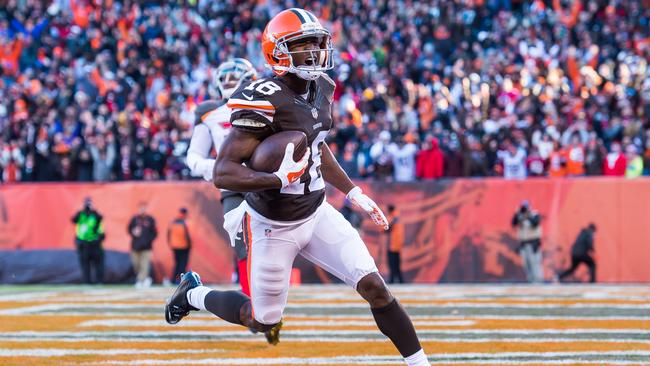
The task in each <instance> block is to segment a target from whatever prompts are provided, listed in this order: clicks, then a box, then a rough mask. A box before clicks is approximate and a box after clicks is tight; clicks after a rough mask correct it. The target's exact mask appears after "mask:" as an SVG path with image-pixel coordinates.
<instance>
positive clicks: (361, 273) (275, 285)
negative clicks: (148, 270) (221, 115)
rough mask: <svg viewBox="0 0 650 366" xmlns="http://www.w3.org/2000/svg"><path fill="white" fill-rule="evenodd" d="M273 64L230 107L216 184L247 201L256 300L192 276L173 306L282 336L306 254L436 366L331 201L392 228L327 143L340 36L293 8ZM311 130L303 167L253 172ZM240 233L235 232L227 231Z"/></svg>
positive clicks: (403, 348)
mask: <svg viewBox="0 0 650 366" xmlns="http://www.w3.org/2000/svg"><path fill="white" fill-rule="evenodd" d="M262 48H263V53H264V57H265V59H266V62H267V63H268V64H269V66H270V67H271V69H272V70H273V72H274V74H275V76H274V77H272V78H268V79H260V80H256V81H253V82H250V83H248V84H246V85H242V87H240V88H239V89H238V90H237V91H236V92H235V93H234V94H233V95H232V97H231V98H230V99H229V101H228V106H229V107H230V108H232V114H231V119H230V120H231V123H232V126H233V130H232V131H231V133H230V134H229V135H228V137H227V139H226V141H224V144H223V146H222V148H221V151H220V154H219V155H218V156H217V162H216V165H215V175H214V179H213V180H214V183H215V185H216V186H217V187H219V188H224V189H230V190H235V191H240V192H249V193H247V194H246V200H245V201H244V202H243V203H242V205H240V206H239V207H238V208H237V209H236V210H233V211H231V212H230V213H229V217H227V218H226V223H225V224H224V225H225V226H227V227H231V228H232V227H233V226H236V225H235V224H234V223H235V222H239V223H240V225H241V227H242V228H243V233H244V241H245V242H246V243H247V245H248V247H249V255H248V270H249V279H250V283H251V297H250V298H249V297H247V296H245V295H244V294H242V293H241V292H237V291H216V290H212V289H210V288H208V287H205V286H203V285H202V284H201V282H200V279H199V276H198V275H197V274H196V273H193V272H189V273H186V274H185V275H184V276H183V278H182V282H181V284H180V285H179V286H178V288H177V289H176V292H175V293H174V295H173V296H172V298H171V300H170V302H169V304H168V306H167V308H168V313H169V314H170V315H171V316H172V317H173V319H174V320H176V321H178V320H180V319H181V318H182V317H184V316H185V315H187V314H189V312H190V310H195V309H208V310H210V311H211V312H212V313H214V314H215V315H217V316H219V317H220V318H222V319H224V320H226V321H229V322H231V323H235V324H241V325H244V326H248V327H253V328H255V329H259V330H268V329H271V330H272V329H277V328H279V327H280V326H281V324H282V322H281V320H282V313H283V310H284V307H285V305H286V302H287V295H288V288H289V276H290V272H291V266H292V263H293V261H294V259H295V257H296V256H297V255H298V254H300V255H302V256H303V257H305V258H306V259H308V260H309V261H311V262H313V263H314V264H317V265H319V266H320V267H322V268H324V269H325V270H327V271H329V272H330V273H332V274H334V275H335V276H337V277H338V278H340V279H341V280H342V281H344V282H345V283H347V284H348V285H350V286H352V287H353V288H355V289H356V290H357V291H358V292H359V294H360V295H361V296H362V297H363V298H364V299H365V300H366V301H368V303H369V304H370V307H371V311H372V314H373V316H374V319H375V321H376V323H377V326H378V327H379V329H380V331H381V332H382V333H383V334H384V335H386V336H387V337H388V338H389V339H390V340H391V341H392V342H393V344H394V345H395V346H396V347H397V349H398V351H399V352H400V353H401V354H402V356H403V357H404V359H405V361H406V364H408V365H418V366H421V365H429V362H428V360H427V357H426V355H425V354H424V351H423V350H422V347H421V346H420V343H419V340H418V337H417V335H416V332H415V329H414V327H413V324H412V322H411V320H410V318H409V316H408V315H407V313H406V311H405V310H404V308H403V307H402V306H401V305H400V303H399V302H398V301H397V299H395V297H393V295H392V294H391V293H390V291H389V290H388V288H387V287H386V284H385V283H384V281H383V279H382V278H381V276H380V275H379V273H378V271H377V267H376V265H375V263H374V260H373V258H372V257H371V256H370V253H369V252H368V250H367V248H366V246H365V244H364V243H363V241H362V239H361V237H360V236H359V234H358V233H357V231H356V230H355V229H354V228H353V227H352V226H351V225H350V223H349V222H348V221H346V220H345V218H343V216H342V215H341V213H340V212H338V211H337V210H336V209H335V208H333V207H332V206H331V205H330V204H329V203H328V202H327V201H326V200H325V182H328V183H330V184H331V185H332V186H334V187H335V188H337V189H338V190H340V191H342V192H344V193H346V195H347V198H348V199H349V200H350V201H351V202H352V203H354V204H355V205H357V206H358V207H360V208H361V209H363V210H364V211H366V212H367V213H368V214H369V215H370V217H371V218H372V220H373V221H374V223H375V224H377V225H378V226H380V227H382V228H383V229H388V222H387V220H386V217H385V216H384V214H383V213H382V212H381V210H380V209H379V207H378V206H377V204H375V202H374V201H373V200H372V199H370V198H369V197H368V196H366V195H365V194H364V193H363V192H362V190H361V188H360V187H358V186H355V185H354V183H353V182H352V181H351V180H350V179H349V178H348V176H347V175H346V173H345V172H344V171H343V169H341V167H340V166H339V164H338V162H337V161H336V159H335V158H334V156H333V154H332V152H331V151H330V149H329V147H328V146H327V144H325V143H324V140H325V137H326V136H327V133H328V132H329V130H330V128H331V127H332V118H331V108H332V99H333V94H334V82H333V81H332V80H331V79H330V78H329V77H327V75H326V74H325V71H327V70H330V69H332V68H333V59H332V46H331V37H330V33H329V32H328V31H327V30H326V29H325V28H323V26H322V25H321V24H320V22H319V21H318V20H317V18H316V17H315V16H314V15H313V14H312V13H310V12H308V11H305V10H303V9H297V8H292V9H288V10H285V11H282V12H281V13H279V14H277V15H276V16H275V17H273V19H271V20H270V21H269V23H268V24H267V26H266V29H265V30H264V33H263V35H262ZM280 131H302V132H304V133H305V134H306V135H307V138H308V143H309V147H308V148H307V149H306V150H307V151H306V152H305V155H304V156H303V157H302V158H301V159H299V160H298V161H294V159H293V152H294V146H293V145H292V144H288V145H287V147H286V149H285V155H284V159H283V160H282V163H281V164H280V167H279V169H278V170H277V171H276V172H274V173H263V172H258V171H254V170H252V169H250V168H248V167H246V166H244V165H242V162H245V161H247V160H248V159H249V158H250V157H251V155H252V154H253V152H254V151H255V148H256V147H257V146H258V145H259V144H260V142H261V141H263V140H264V138H266V137H268V136H270V135H272V134H274V133H276V132H280ZM227 231H229V232H232V230H227Z"/></svg>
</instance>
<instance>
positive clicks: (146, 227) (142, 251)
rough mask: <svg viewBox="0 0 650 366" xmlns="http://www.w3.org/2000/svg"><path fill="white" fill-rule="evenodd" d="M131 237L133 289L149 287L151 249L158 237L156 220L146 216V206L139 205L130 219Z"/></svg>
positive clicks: (129, 229) (144, 204) (129, 230)
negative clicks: (134, 276) (134, 279)
mask: <svg viewBox="0 0 650 366" xmlns="http://www.w3.org/2000/svg"><path fill="white" fill-rule="evenodd" d="M127 231H128V233H129V236H131V263H132V264H133V269H134V272H135V274H136V283H135V287H137V288H140V287H149V286H151V282H152V280H151V277H150V276H149V270H150V266H151V249H152V247H153V241H154V240H155V239H156V237H157V236H158V230H157V228H156V220H154V218H153V217H152V216H151V215H149V214H147V204H146V203H145V202H142V203H140V207H139V208H138V213H137V214H136V215H135V216H133V217H132V218H131V221H130V222H129V226H128V228H127Z"/></svg>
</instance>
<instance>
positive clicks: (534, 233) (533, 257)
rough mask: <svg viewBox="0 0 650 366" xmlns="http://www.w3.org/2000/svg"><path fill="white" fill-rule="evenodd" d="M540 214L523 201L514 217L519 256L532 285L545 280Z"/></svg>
mask: <svg viewBox="0 0 650 366" xmlns="http://www.w3.org/2000/svg"><path fill="white" fill-rule="evenodd" d="M540 221H541V218H540V216H539V214H538V213H537V212H535V211H533V210H531V209H530V205H529V203H528V201H523V202H522V203H521V206H520V207H519V210H517V212H516V213H515V215H514V216H513V217H512V227H514V228H516V229H517V239H518V240H519V255H521V260H522V262H523V266H524V272H525V273H526V279H527V280H528V282H531V283H539V282H542V281H543V280H544V272H543V269H542V251H541V250H540V249H539V248H540V246H541V245H542V241H541V239H542V227H541V225H540Z"/></svg>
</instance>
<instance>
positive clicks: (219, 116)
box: [187, 58, 257, 296]
mask: <svg viewBox="0 0 650 366" xmlns="http://www.w3.org/2000/svg"><path fill="white" fill-rule="evenodd" d="M256 78H257V72H256V71H255V68H254V67H253V65H252V64H251V63H250V62H249V61H248V60H246V59H243V58H235V59H232V60H229V61H226V62H224V63H222V64H221V65H219V67H218V68H217V71H216V75H215V85H216V86H217V89H218V90H219V93H220V94H221V97H222V98H223V99H222V101H213V100H208V101H205V102H203V103H201V104H199V105H198V106H197V108H196V110H195V111H194V114H195V123H194V131H193V132H192V139H191V140H190V147H189V149H188V150H187V166H188V167H189V168H190V170H191V171H192V175H194V176H197V177H203V179H205V180H206V181H208V182H212V173H213V171H214V163H215V159H212V158H211V157H210V151H211V150H212V147H213V146H214V149H215V151H217V152H218V151H219V149H220V148H221V144H222V143H223V141H224V139H225V138H226V136H227V135H228V132H229V131H230V113H231V110H230V108H229V107H228V105H227V104H226V101H227V100H228V98H230V96H231V95H232V93H233V92H234V91H235V90H237V88H238V87H239V86H241V85H242V84H243V83H245V82H247V81H251V80H255V79H256ZM243 200H244V195H243V194H242V193H240V192H233V191H228V190H223V189H222V190H221V204H222V206H223V212H224V214H226V213H228V212H229V211H230V210H232V209H234V208H236V207H237V206H239V205H240V204H241V203H242V201H243ZM233 245H234V248H235V254H236V256H237V269H238V272H239V284H240V285H241V289H242V291H243V292H244V293H245V294H246V295H248V296H250V286H249V284H248V276H247V275H248V273H247V271H246V257H247V249H246V245H245V244H244V242H243V240H242V239H241V235H238V236H236V239H235V240H234V241H233Z"/></svg>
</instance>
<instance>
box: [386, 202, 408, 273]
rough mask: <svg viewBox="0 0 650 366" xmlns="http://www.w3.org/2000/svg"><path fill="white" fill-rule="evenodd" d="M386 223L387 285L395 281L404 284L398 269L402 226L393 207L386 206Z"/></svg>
mask: <svg viewBox="0 0 650 366" xmlns="http://www.w3.org/2000/svg"><path fill="white" fill-rule="evenodd" d="M388 223H389V229H388V230H387V231H386V233H387V234H388V268H390V276H389V277H388V283H394V282H395V281H397V282H399V283H404V278H403V277H402V269H401V268H400V261H401V260H400V252H401V251H402V247H403V246H404V224H403V223H402V222H401V221H400V218H399V213H398V212H397V210H396V209H395V206H393V205H389V206H388Z"/></svg>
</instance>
